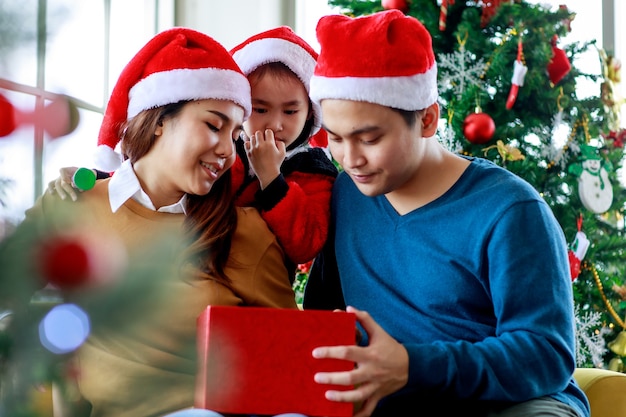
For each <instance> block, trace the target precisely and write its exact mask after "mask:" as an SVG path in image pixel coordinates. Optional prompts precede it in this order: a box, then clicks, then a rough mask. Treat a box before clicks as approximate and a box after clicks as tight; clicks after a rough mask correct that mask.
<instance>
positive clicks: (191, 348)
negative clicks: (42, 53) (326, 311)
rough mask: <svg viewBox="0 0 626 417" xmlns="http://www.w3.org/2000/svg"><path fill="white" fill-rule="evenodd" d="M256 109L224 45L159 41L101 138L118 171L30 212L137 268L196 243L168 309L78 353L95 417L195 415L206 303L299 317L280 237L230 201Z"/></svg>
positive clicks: (186, 39)
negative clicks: (144, 257)
mask: <svg viewBox="0 0 626 417" xmlns="http://www.w3.org/2000/svg"><path fill="white" fill-rule="evenodd" d="M250 111H251V108H250V86H249V83H248V80H247V79H246V77H245V75H244V74H243V73H242V72H241V70H240V69H239V67H238V66H237V64H236V63H235V62H234V61H233V59H232V57H231V56H230V54H229V53H228V51H227V50H225V49H224V48H223V47H222V46H221V45H220V44H219V43H217V42H216V41H215V40H213V39H212V38H210V37H208V36H206V35H204V34H201V33H199V32H195V31H193V30H190V29H186V28H174V29H171V30H167V31H164V32H162V33H159V34H157V35H156V36H155V37H154V38H153V39H152V40H150V41H149V42H148V43H147V44H146V45H145V46H144V47H143V48H142V49H141V50H140V51H139V52H138V53H137V55H136V56H135V57H134V58H133V59H132V60H131V61H130V63H129V64H128V65H127V66H126V67H125V69H124V70H123V71H122V74H121V75H120V78H119V80H118V82H117V84H116V86H115V88H114V90H113V92H112V95H111V98H110V101H109V104H108V107H107V110H106V113H105V116H104V121H103V124H102V127H101V130H100V134H99V139H98V143H99V144H102V150H103V151H104V154H106V155H108V156H109V157H113V158H114V159H115V158H119V156H118V155H116V152H115V148H116V146H117V145H118V142H119V145H120V149H121V151H122V154H123V155H124V156H123V158H122V159H123V163H122V164H121V167H120V168H119V169H117V170H116V172H115V174H114V175H113V176H112V177H111V178H107V179H103V180H101V181H98V182H97V184H96V185H95V187H94V188H92V189H91V190H89V191H86V192H84V193H83V194H82V197H81V199H79V200H78V201H77V202H75V203H70V204H68V203H66V202H64V201H63V200H61V199H58V198H56V197H53V196H52V195H51V194H50V193H47V194H46V195H44V196H43V197H42V198H41V199H40V200H39V201H38V202H37V204H36V205H35V206H34V207H33V208H32V209H30V210H29V211H28V212H27V216H26V220H25V222H31V221H36V220H42V219H47V220H49V219H50V216H52V215H53V213H56V212H58V211H62V210H66V211H67V210H71V212H72V213H73V215H72V217H73V221H74V222H76V224H79V225H80V226H81V227H85V228H88V229H89V230H95V231H96V232H95V233H98V232H97V231H106V232H107V233H110V234H112V235H114V236H115V237H116V238H118V239H119V240H120V241H121V242H123V247H124V248H125V249H126V250H127V253H128V254H129V255H130V257H129V259H131V260H132V259H136V258H134V257H133V255H134V254H136V253H139V252H141V251H142V250H143V249H144V248H145V247H146V246H147V245H149V244H151V243H153V242H155V241H157V240H158V239H159V238H161V237H166V238H167V239H168V242H174V244H177V243H178V242H180V243H181V244H186V245H187V244H188V245H187V246H184V250H183V251H182V253H183V254H184V256H183V257H181V258H180V261H179V262H176V263H175V264H173V265H171V267H170V268H168V269H169V270H168V273H169V274H168V275H167V277H168V278H167V279H165V280H164V282H162V285H163V288H162V289H163V290H164V293H165V294H167V297H165V298H164V299H163V300H161V301H160V302H159V303H158V305H155V304H148V305H151V306H152V307H153V309H148V311H145V316H143V317H139V318H129V320H135V322H133V325H132V326H130V327H128V328H124V329H111V328H98V327H94V328H93V329H92V334H91V335H90V337H89V338H88V340H87V342H86V343H85V344H84V345H83V346H81V347H80V349H79V351H78V352H77V355H76V359H77V360H76V364H77V365H76V366H77V371H78V372H77V375H78V377H77V383H78V385H77V388H78V393H80V396H81V398H82V399H84V400H85V401H86V402H87V403H88V404H89V407H90V408H91V414H90V415H91V416H92V417H108V416H110V417H113V416H115V417H125V416H129V417H130V416H133V417H152V416H162V415H164V414H167V413H171V412H175V411H176V410H180V409H185V408H189V407H191V406H192V405H193V400H194V386H195V373H196V350H195V335H196V318H197V317H198V316H199V315H200V313H201V312H202V311H203V310H204V308H205V307H206V306H207V305H234V306H267V307H285V308H295V307H296V305H295V299H294V293H293V290H292V289H291V285H290V279H289V275H288V273H287V270H286V268H285V259H284V254H283V252H282V249H281V248H280V246H279V244H278V242H277V240H276V238H275V237H274V235H273V234H272V233H271V232H270V231H269V229H268V228H267V226H266V224H265V222H264V221H263V219H262V218H261V217H260V215H259V214H258V211H256V210H255V209H245V208H236V207H235V205H234V201H233V199H232V190H231V177H230V171H229V168H230V167H231V166H232V164H233V162H234V160H235V148H234V141H235V139H236V138H238V137H239V135H240V133H241V131H242V129H243V128H242V125H243V122H244V121H245V120H246V118H247V117H248V116H249V115H250ZM60 226H63V225H60ZM63 227H64V226H63ZM106 241H108V240H105V242H106ZM103 250H107V248H106V247H105V248H103Z"/></svg>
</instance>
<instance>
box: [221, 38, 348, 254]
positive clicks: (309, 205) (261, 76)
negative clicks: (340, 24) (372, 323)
mask: <svg viewBox="0 0 626 417" xmlns="http://www.w3.org/2000/svg"><path fill="white" fill-rule="evenodd" d="M231 54H232V55H233V58H234V59H235V61H236V62H237V64H239V66H240V67H241V70H242V71H243V72H244V74H246V75H247V76H248V80H249V81H250V86H251V91H252V114H251V116H250V118H249V119H248V120H247V121H246V122H245V123H244V129H245V133H246V136H247V137H245V138H242V139H240V140H238V141H237V150H238V155H239V156H240V158H239V159H238V160H237V161H236V162H235V165H234V167H233V177H234V178H233V180H234V182H235V184H239V186H238V190H237V192H236V198H237V200H236V204H237V205H240V206H250V205H252V206H255V207H257V208H258V209H259V210H260V212H261V216H262V217H263V219H265V221H266V222H267V224H268V225H269V227H270V229H272V231H273V232H274V233H275V234H276V236H277V238H278V241H279V242H280V243H281V245H282V246H283V249H284V250H285V252H286V254H287V256H289V258H290V260H291V261H292V262H293V263H296V264H298V263H305V262H308V261H310V260H311V259H313V257H315V255H316V254H317V253H318V252H319V250H320V249H321V248H322V246H323V244H324V242H325V241H326V235H327V231H328V221H329V216H330V213H329V210H328V206H329V202H330V192H331V188H332V184H333V182H334V179H335V177H336V176H337V168H336V167H335V165H334V164H333V163H332V161H331V160H330V159H329V158H328V156H327V155H326V153H325V152H324V150H323V149H322V148H319V147H311V146H309V140H310V139H311V138H312V137H313V136H314V135H316V134H318V132H320V126H321V112H320V108H319V106H318V105H317V104H314V103H312V102H311V100H310V99H309V94H308V93H309V80H310V78H311V76H312V75H313V69H314V68H315V61H316V59H317V53H316V52H315V51H314V50H313V48H311V46H310V45H308V44H307V43H306V42H305V41H304V40H303V39H302V38H300V37H299V36H297V35H296V34H295V33H294V32H293V31H292V30H291V29H290V28H289V27H287V26H281V27H278V28H275V29H271V30H268V31H266V32H262V33H259V34H257V35H255V36H252V37H250V38H249V39H247V40H245V41H244V42H242V43H241V44H240V45H238V46H236V47H235V48H233V49H232V50H231ZM321 133H325V132H323V131H322V132H321Z"/></svg>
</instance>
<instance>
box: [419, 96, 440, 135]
mask: <svg viewBox="0 0 626 417" xmlns="http://www.w3.org/2000/svg"><path fill="white" fill-rule="evenodd" d="M438 126H439V104H437V103H436V102H435V103H433V104H431V105H430V106H428V107H427V108H426V109H425V110H424V112H423V113H422V136H424V137H427V138H428V137H431V136H434V135H435V133H437V127H438Z"/></svg>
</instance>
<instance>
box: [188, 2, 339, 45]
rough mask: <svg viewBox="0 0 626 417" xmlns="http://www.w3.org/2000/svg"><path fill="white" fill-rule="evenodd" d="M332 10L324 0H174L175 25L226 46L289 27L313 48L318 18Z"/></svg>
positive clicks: (315, 41) (315, 42) (315, 43)
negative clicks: (283, 26)
mask: <svg viewBox="0 0 626 417" xmlns="http://www.w3.org/2000/svg"><path fill="white" fill-rule="evenodd" d="M331 12H332V9H331V7H330V6H329V5H328V1H327V0H176V24H177V25H179V26H188V27H191V28H194V29H196V30H199V31H201V32H204V33H206V34H208V35H209V36H212V37H213V38H215V39H216V40H217V41H219V42H220V43H222V44H223V45H224V46H225V47H226V48H228V49H230V48H232V47H234V46H236V45H237V44H239V43H240V42H242V41H244V40H245V39H246V38H248V37H249V36H252V35H254V34H256V33H258V32H262V31H264V30H268V29H271V28H274V27H276V26H280V25H287V26H290V27H291V28H292V29H293V30H294V31H295V32H296V33H297V34H298V35H300V36H302V38H304V39H305V40H306V41H307V42H308V43H309V44H311V46H313V48H314V49H316V50H318V51H319V45H318V43H317V40H316V39H315V26H316V24H317V21H318V19H319V18H320V17H321V16H323V15H325V14H329V13H331Z"/></svg>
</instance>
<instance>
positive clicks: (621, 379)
mask: <svg viewBox="0 0 626 417" xmlns="http://www.w3.org/2000/svg"><path fill="white" fill-rule="evenodd" d="M574 378H575V379H576V382H578V385H580V387H581V388H582V389H583V391H585V394H587V398H588V399H589V404H590V405H591V417H626V374H623V373H621V372H614V371H609V370H606V369H597V368H576V370H575V371H574Z"/></svg>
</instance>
